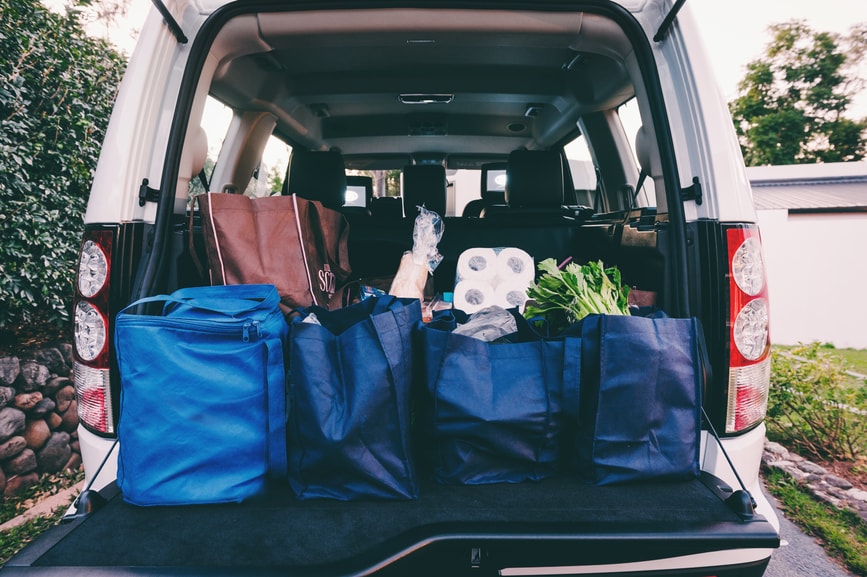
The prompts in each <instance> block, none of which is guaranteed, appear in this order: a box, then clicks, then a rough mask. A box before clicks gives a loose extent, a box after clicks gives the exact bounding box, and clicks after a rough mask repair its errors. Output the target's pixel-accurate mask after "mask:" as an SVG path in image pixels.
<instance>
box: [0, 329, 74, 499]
mask: <svg viewBox="0 0 867 577" xmlns="http://www.w3.org/2000/svg"><path fill="white" fill-rule="evenodd" d="M72 364H73V363H72V346H71V345H69V344H58V345H46V346H42V347H39V348H35V349H33V350H27V351H21V352H19V353H18V354H7V355H4V356H0V500H2V499H3V498H5V497H11V496H13V495H16V494H18V493H20V492H21V491H23V490H24V489H26V488H27V487H31V486H33V485H35V484H37V483H38V482H39V479H40V478H41V477H42V476H43V475H51V474H53V473H57V472H59V471H63V470H73V471H75V470H78V469H79V468H80V467H81V448H80V445H79V442H78V431H77V429H78V402H77V399H76V395H75V387H74V385H73V375H72Z"/></svg>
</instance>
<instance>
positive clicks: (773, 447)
mask: <svg viewBox="0 0 867 577" xmlns="http://www.w3.org/2000/svg"><path fill="white" fill-rule="evenodd" d="M765 451H767V452H769V453H771V454H774V455H778V456H779V457H780V458H785V457H786V454H787V453H788V452H789V451H788V450H787V449H786V448H785V447H784V446H782V445H781V444H779V443H774V442H773V441H767V442H766V443H765Z"/></svg>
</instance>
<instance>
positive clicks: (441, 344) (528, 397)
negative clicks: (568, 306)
mask: <svg viewBox="0 0 867 577" xmlns="http://www.w3.org/2000/svg"><path fill="white" fill-rule="evenodd" d="M510 312H512V314H513V315H514V316H515V320H516V322H517V324H518V328H519V331H518V333H516V334H515V335H512V336H511V337H510V338H511V340H512V341H513V342H485V341H482V340H479V339H476V338H474V337H471V336H465V335H462V334H455V333H454V332H453V330H454V329H455V328H456V327H457V326H458V325H460V324H464V323H465V322H466V321H467V315H466V314H465V313H463V311H460V310H454V311H446V312H444V313H438V314H437V316H436V317H435V318H434V320H433V321H432V322H431V323H428V324H427V325H425V326H423V327H422V328H421V330H420V334H421V339H420V340H421V343H422V347H423V351H424V361H425V366H424V374H425V381H426V385H427V393H428V396H429V399H428V402H427V407H426V408H427V411H428V414H427V415H425V416H424V417H423V420H424V421H425V422H426V423H427V429H428V432H427V436H428V439H427V445H428V447H427V450H426V451H427V453H428V454H429V455H430V458H431V460H432V461H433V466H434V475H435V477H436V480H437V481H438V482H440V483H445V484H467V485H477V484H486V483H518V482H521V481H528V480H540V479H543V478H545V477H549V476H551V475H553V474H554V473H555V472H556V470H557V468H558V465H559V460H560V446H559V441H560V439H559V434H560V429H561V425H562V423H561V421H562V410H561V402H562V399H561V397H562V387H563V374H564V365H563V351H564V346H565V339H559V340H555V339H542V338H541V337H540V336H539V335H538V334H536V333H535V332H534V331H533V330H532V329H530V327H529V325H528V324H527V323H526V321H525V320H524V319H523V317H521V315H520V314H518V313H517V309H511V310H510Z"/></svg>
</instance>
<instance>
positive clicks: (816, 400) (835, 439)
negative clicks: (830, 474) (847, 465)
mask: <svg viewBox="0 0 867 577" xmlns="http://www.w3.org/2000/svg"><path fill="white" fill-rule="evenodd" d="M772 366H773V372H772V375H771V392H770V396H769V403H768V419H767V425H768V436H769V437H770V438H771V439H773V440H777V441H779V442H781V443H783V444H784V445H786V446H787V447H790V448H792V449H795V450H796V451H798V452H801V453H804V454H805V456H810V457H814V458H818V459H826V458H831V459H841V460H854V459H855V458H856V457H857V456H858V455H859V454H861V453H862V452H863V451H864V449H865V447H867V389H865V386H864V384H860V385H857V384H856V385H855V386H853V385H852V383H851V379H847V376H846V374H845V367H844V366H843V363H842V362H841V361H840V360H839V359H837V358H835V357H834V356H832V355H831V354H830V353H828V352H827V350H825V349H824V348H823V347H822V345H820V344H819V343H813V344H810V345H802V346H798V347H795V348H792V349H789V350H787V351H780V350H774V351H773V352H772Z"/></svg>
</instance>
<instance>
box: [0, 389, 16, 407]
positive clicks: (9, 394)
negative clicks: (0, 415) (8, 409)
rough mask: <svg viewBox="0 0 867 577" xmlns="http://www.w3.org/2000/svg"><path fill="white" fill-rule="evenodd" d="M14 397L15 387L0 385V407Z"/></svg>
mask: <svg viewBox="0 0 867 577" xmlns="http://www.w3.org/2000/svg"><path fill="white" fill-rule="evenodd" d="M14 398H15V389H13V388H12V387H0V409H2V408H3V407H5V406H6V405H8V404H9V402H10V401H11V400H12V399H14Z"/></svg>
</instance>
